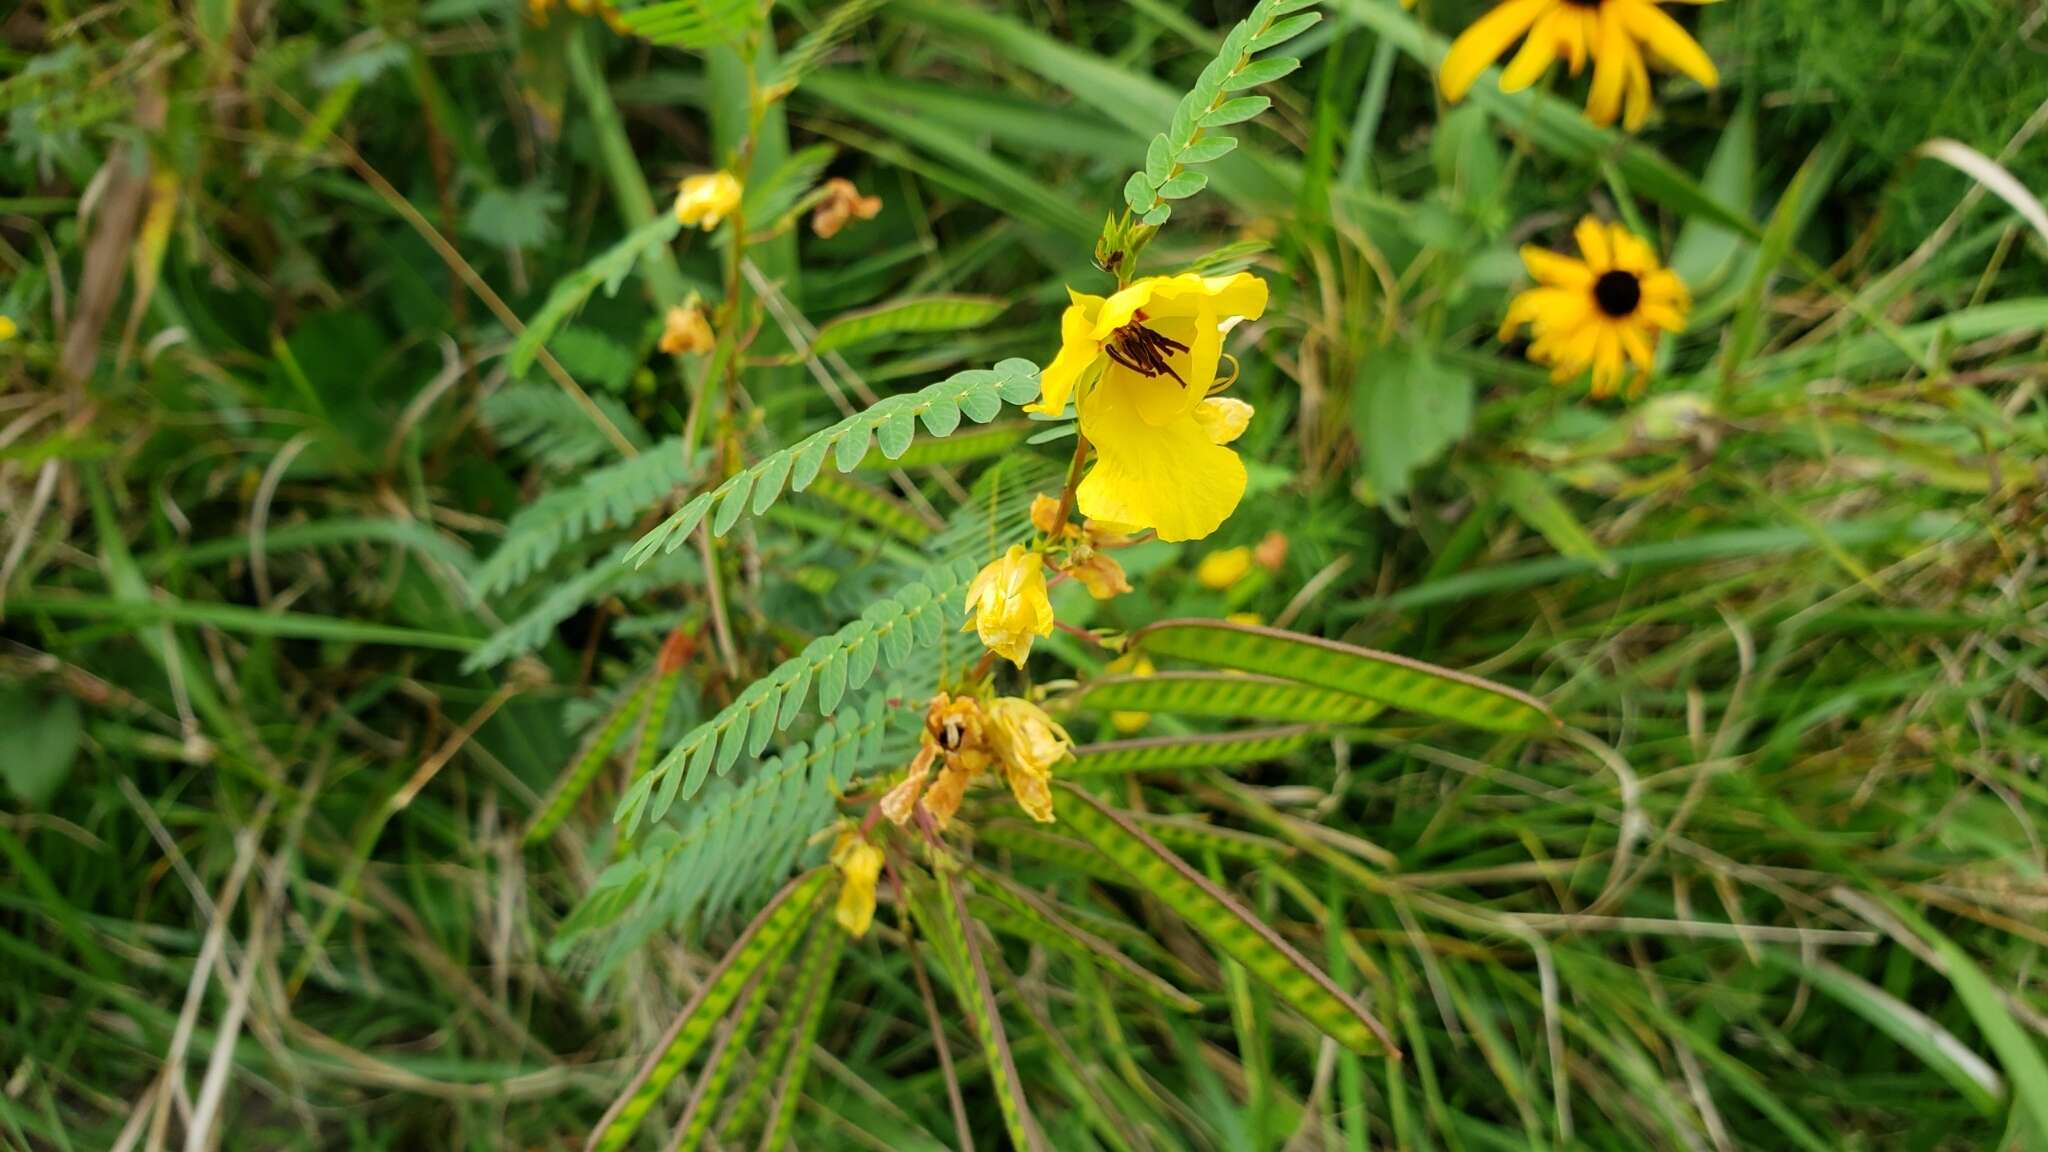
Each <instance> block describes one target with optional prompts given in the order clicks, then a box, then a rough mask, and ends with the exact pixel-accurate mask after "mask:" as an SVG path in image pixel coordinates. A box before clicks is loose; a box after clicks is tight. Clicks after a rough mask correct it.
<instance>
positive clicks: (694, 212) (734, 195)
mask: <svg viewBox="0 0 2048 1152" xmlns="http://www.w3.org/2000/svg"><path fill="white" fill-rule="evenodd" d="M739 206H740V182H739V181H738V180H735V179H733V175H732V173H730V172H724V171H719V172H713V173H710V174H709V175H703V176H688V177H685V178H684V179H683V185H682V189H681V191H679V192H678V193H677V194H676V219H678V220H680V221H682V222H683V227H685V228H702V229H703V230H704V231H706V232H709V231H711V230H712V229H713V228H716V227H718V225H719V222H720V221H722V220H724V219H725V218H726V217H727V216H730V215H731V214H732V210H733V209H735V208H737V207H739Z"/></svg>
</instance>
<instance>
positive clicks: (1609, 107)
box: [1586, 6, 1635, 264]
mask: <svg viewBox="0 0 2048 1152" xmlns="http://www.w3.org/2000/svg"><path fill="white" fill-rule="evenodd" d="M1599 36H1600V38H1599V39H1598V40H1596V41H1594V42H1593V89H1592V91H1590V92H1588V93H1587V94H1586V119H1588V120H1591V121H1592V122H1593V123H1595V124H1599V125H1602V126H1605V125H1608V124H1612V123H1614V121H1615V118H1616V117H1618V116H1620V115H1621V97H1622V93H1623V91H1624V90H1625V89H1626V88H1627V86H1628V54H1629V53H1630V52H1633V51H1635V44H1634V42H1633V41H1631V40H1630V39H1629V38H1628V34H1627V33H1626V32H1625V31H1623V30H1622V26H1621V20H1620V18H1619V17H1617V16H1615V15H1614V9H1613V8H1612V7H1611V6H1603V7H1602V8H1601V9H1600V32H1599ZM1588 259H1589V260H1590V259H1591V257H1590V256H1589V257H1588ZM1595 263H1596V264H1597V263H1598V262H1597V261H1596V262H1595Z"/></svg>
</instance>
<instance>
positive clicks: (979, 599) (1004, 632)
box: [960, 544, 1053, 668]
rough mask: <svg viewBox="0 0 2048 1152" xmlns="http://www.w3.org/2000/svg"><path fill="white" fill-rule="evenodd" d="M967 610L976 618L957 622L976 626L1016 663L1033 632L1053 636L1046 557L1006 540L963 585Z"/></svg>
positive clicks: (1024, 654)
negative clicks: (995, 556) (1005, 546)
mask: <svg viewBox="0 0 2048 1152" xmlns="http://www.w3.org/2000/svg"><path fill="white" fill-rule="evenodd" d="M967 610H968V611H969V612H972V613H973V614H974V619H972V620H970V621H968V622H967V623H966V624H963V625H961V627H960V630H961V631H962V632H965V631H967V630H968V629H969V628H972V629H974V631H975V632H976V633H978V634H979V635H980V636H981V642H982V643H983V644H986V645H988V647H989V650H990V651H991V652H994V653H995V654H996V655H998V656H1001V657H1002V658H1003V659H1005V660H1008V661H1009V662H1010V663H1012V664H1015V665H1016V666H1017V667H1019V668H1022V667H1023V666H1024V661H1025V659H1026V658H1027V657H1029V656H1030V655H1031V642H1032V640H1033V639H1034V638H1035V637H1039V636H1050V635H1052V623H1053V620H1052V601H1051V600H1050V599H1048V598H1047V597H1046V594H1045V560H1044V558H1043V557H1041V556H1040V555H1039V554H1038V553H1036V552H1030V551H1026V550H1025V548H1024V546H1023V545H1022V544H1012V545H1010V550H1009V551H1008V552H1006V553H1004V554H1003V556H1002V557H1001V558H1000V559H997V560H992V561H990V562H989V564H988V566H987V567H985V568H983V569H982V570H981V571H980V572H979V573H977V574H976V575H975V577H974V582H973V583H971V584H969V585H968V586H967Z"/></svg>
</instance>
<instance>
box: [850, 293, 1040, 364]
mask: <svg viewBox="0 0 2048 1152" xmlns="http://www.w3.org/2000/svg"><path fill="white" fill-rule="evenodd" d="M1008 307H1009V305H1008V304H1006V303H1004V302H1003V301H1001V300H998V299H996V298H994V297H991V296H918V297H913V298H910V299H907V300H892V301H889V302H888V303H886V304H878V305H876V306H875V307H873V308H863V309H861V310H860V311H858V312H847V313H844V314H842V315H839V316H835V317H833V318H832V320H831V321H830V322H828V323H827V324H825V326H824V327H822V328H819V329H818V338H817V339H816V340H813V341H811V351H812V352H814V353H816V354H818V355H821V356H822V355H824V354H825V353H827V352H833V351H837V350H839V349H841V348H848V347H851V346H853V345H855V344H859V343H861V342H862V341H866V340H873V339H876V338H877V337H881V336H892V335H895V334H896V333H899V332H958V331H961V330H963V329H967V328H979V327H980V326H982V325H984V324H986V323H988V322H989V321H991V320H994V319H995V318H996V317H998V316H1000V315H1002V314H1003V310H1004V309H1006V308H1008Z"/></svg>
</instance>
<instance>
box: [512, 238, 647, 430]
mask: <svg viewBox="0 0 2048 1152" xmlns="http://www.w3.org/2000/svg"><path fill="white" fill-rule="evenodd" d="M682 227H683V225H682V222H681V221H679V220H677V219H676V215H675V213H673V212H662V213H660V214H658V215H656V216H655V218H654V219H652V220H649V221H648V222H647V223H645V224H642V225H641V226H640V227H638V228H635V229H634V230H633V231H631V232H629V233H627V234H626V236H625V238H624V239H622V240H620V241H619V242H618V243H616V244H614V245H612V246H611V247H609V248H607V249H605V250H604V251H603V252H600V253H598V255H597V257H596V258H595V259H593V260H591V261H590V262H589V263H588V264H585V265H584V266H583V267H581V268H578V269H577V270H576V271H574V272H571V273H569V274H568V275H567V276H564V277H562V278H561V279H560V280H557V281H555V287H554V289H553V290H552V291H550V292H549V293H548V298H547V301H546V302H545V303H543V304H542V305H541V306H540V311H538V312H536V313H534V314H533V316H532V317H531V318H529V319H528V320H527V321H526V330H525V331H523V332H521V333H520V334H519V338H518V339H517V340H515V341H513V342H512V351H511V352H509V353H507V354H506V357H505V366H506V367H507V368H508V369H510V370H511V372H512V375H513V376H515V377H517V376H524V375H525V374H526V370H527V369H528V368H531V367H532V366H533V360H534V357H536V356H538V355H539V354H540V349H541V346H542V345H544V344H546V343H547V342H548V341H549V340H550V339H552V338H553V337H554V334H555V330H556V329H557V328H560V327H561V326H562V322H563V321H565V320H567V319H568V318H569V317H570V316H572V315H574V314H575V312H576V310H577V309H578V308H581V307H583V302H584V301H585V300H588V299H590V294H591V293H592V292H595V291H597V290H598V289H599V288H600V287H602V288H603V289H604V294H605V295H607V296H613V295H617V294H618V291H619V285H621V284H624V283H625V282H626V277H628V276H630V275H632V274H633V266H634V265H636V264H638V263H639V262H640V260H641V258H642V257H643V256H645V255H647V253H649V252H650V251H652V250H654V249H655V248H656V247H658V246H660V245H663V244H666V243H668V242H669V241H671V240H674V239H675V238H676V233H677V232H680V231H681V230H682ZM605 415H607V416H610V415H611V413H610V412H606V413H605ZM617 422H618V421H617V419H616V418H614V420H613V423H617ZM621 427H622V428H623V427H624V425H621Z"/></svg>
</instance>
